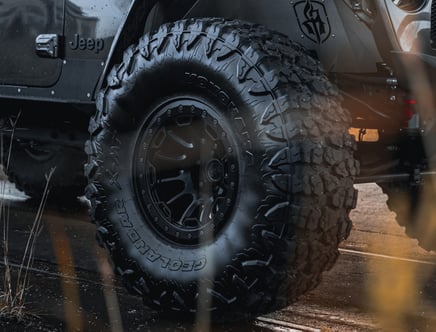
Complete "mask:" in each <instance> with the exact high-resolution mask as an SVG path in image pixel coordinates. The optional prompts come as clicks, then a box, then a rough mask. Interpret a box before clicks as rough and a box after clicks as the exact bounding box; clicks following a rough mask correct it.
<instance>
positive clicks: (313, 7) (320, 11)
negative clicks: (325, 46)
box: [294, 0, 331, 44]
mask: <svg viewBox="0 0 436 332" xmlns="http://www.w3.org/2000/svg"><path fill="white" fill-rule="evenodd" d="M294 11H295V15H296V16H297V20H298V25H299V26H300V29H301V31H302V32H303V34H304V36H306V37H307V38H308V39H310V40H311V41H313V42H314V43H317V44H322V43H324V42H325V41H326V40H327V39H328V38H329V37H330V33H331V26H330V21H329V18H328V16H327V11H326V9H325V6H324V4H323V3H322V2H321V1H316V0H314V1H312V0H301V1H297V2H296V3H295V4H294Z"/></svg>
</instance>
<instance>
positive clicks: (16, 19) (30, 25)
mask: <svg viewBox="0 0 436 332" xmlns="http://www.w3.org/2000/svg"><path fill="white" fill-rule="evenodd" d="M63 19H64V0H3V1H1V2H0V45H1V46H0V84H3V85H5V84H7V85H21V86H50V85H53V84H54V83H55V82H56V81H57V79H58V78H59V75H60V72H61V68H62V62H61V60H60V59H59V57H58V56H52V57H50V56H47V55H45V56H44V57H42V56H41V55H38V54H37V53H36V43H35V40H36V38H37V36H39V35H41V34H51V35H53V36H56V35H59V36H60V35H62V30H63Z"/></svg>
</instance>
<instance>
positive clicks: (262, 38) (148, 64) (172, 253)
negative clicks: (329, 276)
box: [85, 19, 358, 320]
mask: <svg viewBox="0 0 436 332" xmlns="http://www.w3.org/2000/svg"><path fill="white" fill-rule="evenodd" d="M340 103H341V99H340V97H339V95H338V92H337V90H336V88H335V87H334V86H332V84H331V83H330V82H329V81H328V79H327V77H326V75H325V74H324V72H323V70H322V69H321V66H320V64H319V62H318V61H315V60H314V59H313V58H311V57H310V56H309V55H308V53H307V52H306V51H305V50H304V49H303V48H302V47H301V46H299V45H297V44H295V43H293V42H290V41H289V40H288V38H287V37H286V36H284V35H281V34H279V33H275V32H271V31H269V30H267V29H265V28H263V27H261V26H258V25H252V24H248V23H244V22H239V21H225V20H221V19H192V20H186V21H179V22H175V23H171V24H166V25H163V26H161V27H160V28H159V30H158V31H157V32H156V33H154V34H152V35H148V34H147V35H145V36H144V37H143V38H141V40H140V41H139V43H138V44H137V45H134V46H131V47H130V48H128V49H127V50H126V51H125V53H124V58H123V61H122V63H121V64H119V65H117V66H115V68H114V69H113V70H112V72H111V74H110V75H109V77H108V79H107V87H106V88H105V89H104V90H103V91H102V92H101V94H100V95H99V98H98V101H97V108H98V112H97V114H96V115H95V117H93V119H92V120H91V123H90V126H89V131H90V135H91V136H90V140H89V141H88V142H87V145H86V152H87V154H88V156H89V162H88V164H87V166H86V167H85V169H86V174H87V176H88V177H89V185H88V187H87V190H86V193H87V197H88V198H89V199H90V201H91V206H92V208H91V215H92V218H93V220H94V221H95V222H96V224H97V238H98V239H99V241H100V243H101V244H102V245H103V246H105V247H106V248H107V250H108V252H109V254H110V256H111V257H112V260H113V263H114V266H115V270H116V272H117V273H119V274H120V275H121V276H122V277H123V280H124V282H125V284H126V285H127V287H128V288H129V289H130V290H131V291H132V292H133V293H136V294H138V295H140V296H142V297H143V299H144V302H145V304H147V305H150V306H152V307H154V308H157V309H159V310H162V311H165V312H179V313H183V314H188V315H195V314H196V313H197V312H203V311H206V312H211V313H212V318H213V319H214V320H233V319H241V318H244V317H245V318H248V317H254V316H256V315H259V314H261V313H264V312H268V311H271V310H275V309H277V308H279V307H282V306H284V305H286V304H288V303H290V302H292V301H294V300H295V299H296V298H297V297H298V296H299V295H301V294H303V293H305V292H307V291H308V290H310V289H312V288H314V287H315V286H316V285H317V284H318V283H319V282H320V277H321V273H322V272H323V271H324V270H326V269H329V268H331V267H332V265H333V264H334V263H335V261H336V259H337V257H338V250H337V248H338V245H339V243H340V242H341V241H342V240H343V239H345V238H346V237H347V236H348V234H349V232H350V229H351V221H350V219H349V212H350V210H351V209H352V208H354V206H355V204H356V191H355V189H354V188H353V178H354V176H355V175H356V174H357V172H358V164H357V162H356V161H355V159H354V158H353V149H354V147H355V143H354V141H353V139H352V138H351V136H350V135H349V134H348V131H347V129H348V127H349V124H350V117H349V115H348V113H347V111H345V110H344V109H342V108H341V105H340ZM190 112H191V113H190ZM190 114H192V115H190ZM194 120H195V121H194ZM194 123H197V127H195V126H194ZM165 126H167V127H166V128H164V127H165ZM183 126H186V127H187V129H186V133H184V132H183V130H182V127H183ZM194 127H195V128H194ZM205 128H206V129H205ZM190 130H191V131H190ZM170 131H171V133H170ZM192 131H193V132H196V133H198V134H197V135H198V136H200V137H201V138H202V140H204V141H208V140H209V141H210V140H211V141H212V142H216V144H212V145H210V148H209V149H207V148H206V149H203V150H202V148H199V150H201V151H200V152H201V153H203V154H204V155H205V156H206V161H204V162H203V158H201V155H202V154H201V153H200V152H198V153H199V154H200V157H199V158H198V157H193V155H195V153H194V154H192V155H191V154H190V152H189V151H190V149H195V146H196V145H195V144H194V142H196V143H198V144H202V143H201V141H202V140H200V139H199V140H198V142H197V141H196V139H195V137H197V136H196V135H195V134H192ZM174 132H175V134H174ZM171 135H172V138H171V137H170V136H171ZM170 143H171V144H170ZM209 143H210V142H209ZM220 146H221V148H219V147H220ZM174 147H178V148H180V149H181V151H183V153H180V154H177V153H175V152H174V151H173V150H172V149H173V148H174ZM159 149H162V151H161V150H159ZM208 151H209V152H210V154H212V155H213V158H212V160H207V155H208ZM220 151H221V152H220ZM158 153H160V155H158ZM162 155H163V157H162ZM159 158H166V159H168V160H169V161H168V166H167V167H168V168H169V170H168V169H166V170H162V172H161V173H159V171H156V170H155V168H156V167H155V164H158V162H157V161H156V160H158V159H159ZM190 158H192V160H193V164H196V165H197V164H198V165H197V166H196V167H197V168H198V169H197V168H195V167H193V166H192V167H191V169H189V168H188V166H187V165H186V164H184V160H190ZM196 158H198V160H197V159H196ZM177 159H178V160H179V162H180V164H177V163H176V162H175V160H177ZM216 160H217V161H216ZM153 163H154V164H153ZM145 164H146V165H147V166H145ZM205 164H206V165H205ZM170 165H171V166H173V167H174V168H175V169H176V170H177V167H179V168H183V167H185V168H186V169H182V170H181V171H180V169H179V173H178V174H179V175H178V176H179V178H181V177H182V175H186V174H190V178H191V180H189V179H188V180H186V179H185V180H181V181H180V182H181V183H183V181H185V182H186V183H185V189H186V188H188V187H190V186H191V187H192V185H193V186H194V187H195V186H197V190H198V191H199V192H198V195H200V196H201V189H200V187H201V184H198V183H201V182H202V181H205V182H206V184H207V181H209V182H211V183H212V184H210V183H209V184H207V185H208V186H209V187H211V188H212V192H211V194H210V196H209V197H210V199H212V200H214V202H215V201H216V202H215V203H214V204H216V205H215V207H214V209H209V210H208V211H210V214H205V213H203V216H204V215H206V219H204V217H203V219H201V220H202V221H204V220H206V221H208V223H206V226H202V227H203V228H201V227H200V226H199V225H197V226H198V227H197V229H195V227H194V226H192V225H191V224H190V223H193V221H192V218H191V219H189V220H188V218H186V219H181V220H182V224H183V227H181V228H180V232H177V231H176V230H177V227H176V226H175V225H173V224H171V222H174V220H173V219H172V218H173V216H172V214H171V213H174V214H176V213H177V206H176V207H174V210H171V208H165V206H166V207H168V206H167V204H168V205H171V204H172V203H171V204H170V203H168V202H167V203H166V204H164V203H162V202H161V204H159V200H160V199H161V197H164V196H165V195H166V194H167V192H168V191H170V192H171V191H172V190H176V189H174V187H175V186H176V180H174V179H173V180H171V179H170V175H168V174H169V173H171V172H172V170H171V169H170V168H171V167H170ZM178 165H179V166H178ZM217 165H221V166H217ZM212 166H213V167H212ZM215 166H217V167H216V169H217V171H216V172H215V171H214V169H215ZM205 170H207V174H209V173H208V172H209V171H211V174H212V175H210V177H209V178H208V177H207V176H208V175H204V173H205ZM165 172H167V173H168V174H167V173H165ZM171 174H172V173H171ZM198 174H200V175H198ZM165 176H166V178H165ZM160 178H162V179H163V180H156V179H160ZM193 178H198V179H197V180H198V183H197V182H195V181H193V180H192V179H193ZM207 179H209V180H207ZM159 181H161V182H159ZM165 181H170V182H171V181H173V182H171V183H172V185H173V186H167V187H165V188H162V190H161V191H159V190H158V189H160V188H158V187H159V186H161V185H162V183H165ZM158 183H159V185H158ZM217 183H218V184H217ZM220 186H222V187H223V188H224V189H223V188H221V189H222V190H221V189H220ZM157 188H158V189H157ZM164 189H165V190H164ZM215 189H217V190H215ZM178 190H181V189H178ZM186 190H187V191H189V193H190V195H194V196H195V195H196V193H195V192H192V188H191V189H186ZM150 192H151V193H150ZM176 192H177V191H176ZM220 195H221V196H223V197H225V198H226V199H223V197H220ZM201 197H203V196H201ZM202 199H204V200H203V202H205V201H207V199H208V198H207V197H206V198H204V197H203V198H202ZM170 201H172V200H170ZM224 202H226V203H224ZM197 203H198V202H197ZM178 204H182V203H178ZM185 204H187V203H185ZM226 204H227V205H226ZM205 206H206V203H205ZM198 209H199V211H200V212H204V210H206V207H201V205H200V207H198ZM201 209H204V210H201ZM184 211H185V212H187V211H188V210H184ZM208 213H209V212H208ZM212 214H214V218H211V220H208V219H207V216H208V215H209V216H210V215H212ZM183 216H185V215H183ZM190 216H192V215H190ZM194 216H195V214H194ZM197 217H198V216H197ZM200 218H201V215H200V217H198V220H200ZM193 219H194V224H195V220H197V219H195V218H193ZM188 221H189V222H188ZM211 223H212V224H213V226H212V227H208V226H210V224H211ZM191 226H192V227H191ZM202 232H203V233H208V234H209V237H207V236H206V239H202V235H201V233H202ZM197 302H199V303H197Z"/></svg>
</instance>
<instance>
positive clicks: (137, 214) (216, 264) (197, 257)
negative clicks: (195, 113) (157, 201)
mask: <svg viewBox="0 0 436 332" xmlns="http://www.w3.org/2000/svg"><path fill="white" fill-rule="evenodd" d="M157 63H158V64H159V65H158V66H156V67H153V66H152V67H151V68H150V69H148V70H146V71H147V73H146V76H147V77H148V78H149V82H155V80H157V79H159V80H160V81H165V79H166V76H165V73H167V71H166V70H165V71H161V70H159V69H160V68H164V67H165V65H164V64H163V63H162V62H161V61H159V60H158V61H157ZM180 65H181V66H183V64H180ZM211 69H212V70H211ZM213 69H214V68H207V66H202V67H201V68H198V71H199V72H202V73H205V72H207V71H210V72H211V73H212V72H213V74H212V75H211V76H214V77H215V78H216V79H215V80H214V81H211V80H205V79H204V76H197V75H194V76H192V75H190V74H187V73H185V72H184V71H179V72H178V76H177V75H175V73H176V74H177V71H176V72H174V71H173V72H172V76H171V81H172V82H173V86H172V87H171V88H170V89H169V90H170V91H171V90H179V91H180V90H183V89H185V88H186V87H187V86H188V87H189V88H188V93H193V94H195V98H204V96H206V97H205V98H206V100H208V102H209V103H211V104H212V106H213V107H214V108H215V109H217V110H218V113H219V115H220V117H221V118H220V119H219V121H220V122H221V123H224V125H225V126H228V128H230V129H231V131H232V133H233V134H232V136H233V137H232V139H233V140H234V141H235V142H236V144H235V146H236V148H237V149H236V151H235V153H234V154H235V157H236V159H237V161H238V163H239V184H238V191H237V194H236V201H235V203H234V206H233V210H232V212H231V214H230V216H229V218H228V220H227V221H226V224H225V226H224V227H223V228H222V229H221V230H220V232H219V233H218V235H217V236H216V237H215V239H214V240H213V241H212V242H210V243H207V244H202V245H200V246H183V245H178V244H177V243H175V242H170V241H168V240H167V239H164V238H163V237H162V236H160V234H157V231H156V230H155V229H154V228H153V226H151V224H152V221H151V220H147V218H148V219H149V216H147V215H144V213H143V212H142V210H141V207H140V204H139V202H138V198H137V195H136V192H135V185H134V181H133V176H134V174H133V173H134V172H133V171H132V170H133V168H134V157H133V156H134V155H135V150H136V149H137V142H138V139H139V136H140V135H141V132H142V131H143V130H144V127H146V126H147V123H148V122H149V121H150V117H151V116H152V115H151V114H150V112H149V111H146V112H144V114H139V113H136V120H138V117H139V118H141V119H140V120H139V121H137V123H139V124H140V125H137V126H135V128H134V130H132V131H131V132H129V131H124V130H121V131H120V132H117V128H115V127H113V128H112V132H113V133H116V135H117V137H116V139H115V138H114V136H109V137H108V138H109V140H110V141H107V143H106V145H108V146H115V147H114V148H113V149H112V151H111V152H110V153H106V154H105V157H106V158H107V160H106V161H105V164H106V165H108V166H109V167H111V168H112V169H111V170H109V171H108V172H107V173H109V174H117V180H116V183H111V181H109V184H110V185H109V188H107V189H109V190H108V192H110V194H109V195H108V206H109V207H112V208H111V213H110V217H109V218H110V222H111V224H112V225H113V227H114V228H115V231H116V232H117V233H118V235H119V241H120V242H121V246H122V247H123V248H124V250H125V251H126V252H125V256H127V257H128V258H129V259H132V260H133V261H134V262H136V264H137V265H138V266H139V267H140V268H141V270H143V271H145V272H147V273H149V274H150V275H151V276H152V277H154V278H156V279H158V280H171V281H178V282H184V283H189V282H197V281H198V280H199V277H203V276H207V277H208V278H216V277H217V275H216V273H218V272H222V271H225V268H226V266H227V265H229V264H230V263H231V261H232V259H234V257H235V256H236V255H238V254H239V253H241V252H242V251H243V249H244V248H246V247H247V243H248V242H249V241H250V234H251V232H252V229H251V228H252V226H253V225H254V223H255V220H256V218H257V211H258V208H259V206H260V205H261V204H262V198H263V197H265V192H264V189H263V187H262V184H261V181H260V179H261V178H262V172H261V160H260V159H259V160H255V159H253V158H255V156H262V155H263V153H262V151H259V148H260V149H264V147H261V142H256V137H257V136H258V134H257V133H256V130H255V129H254V127H255V124H254V123H253V120H252V119H251V117H250V115H248V114H243V113H245V112H248V111H249V110H250V105H248V104H247V103H244V102H243V101H242V99H241V98H240V96H238V95H237V94H236V93H235V92H236V91H237V86H232V85H230V86H229V83H230V84H234V80H230V81H227V82H226V83H224V80H225V79H224V78H223V77H222V78H221V80H220V78H219V77H217V74H216V72H214V70H213ZM144 71H145V70H144ZM144 74H145V73H141V74H139V75H144ZM168 79H169V77H168ZM224 85H226V87H225V88H221V86H224ZM148 91H149V92H150V93H149V95H152V96H155V97H156V96H158V95H160V94H162V91H161V89H160V86H159V84H157V85H156V87H155V88H154V89H153V86H152V84H150V85H148ZM200 93H201V94H202V95H203V96H200ZM170 94H171V92H170ZM224 96H228V97H224ZM226 98H229V99H230V104H233V103H236V104H234V106H233V107H229V103H228V101H225V100H226ZM252 102H253V100H252ZM147 103H148V101H147V102H146V103H143V102H139V104H141V105H144V104H147ZM151 104H152V106H151V108H153V103H151ZM253 104H255V103H253ZM259 104H262V103H259ZM251 111H252V107H251ZM241 124H243V125H244V126H245V127H242V125H241ZM253 129H254V130H253ZM255 149H256V150H257V151H255ZM115 165H117V166H115ZM117 168H118V169H117ZM112 182H114V181H112Z"/></svg>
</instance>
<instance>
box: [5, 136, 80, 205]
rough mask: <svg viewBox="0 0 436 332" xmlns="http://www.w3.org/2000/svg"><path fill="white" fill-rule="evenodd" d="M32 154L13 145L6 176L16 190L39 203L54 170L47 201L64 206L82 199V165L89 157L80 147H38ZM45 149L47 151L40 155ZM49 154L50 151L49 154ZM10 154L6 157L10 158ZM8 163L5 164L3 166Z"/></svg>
mask: <svg viewBox="0 0 436 332" xmlns="http://www.w3.org/2000/svg"><path fill="white" fill-rule="evenodd" d="M38 149H39V150H40V151H39V152H36V149H33V150H32V151H30V149H27V148H25V147H22V146H19V145H18V144H16V143H15V142H14V144H13V145H12V147H11V150H12V151H11V154H10V160H9V164H8V167H7V168H6V169H5V171H6V174H7V175H8V178H9V180H10V181H11V182H13V183H15V186H16V187H17V189H19V190H21V191H23V192H24V193H25V194H26V195H28V196H30V197H31V198H32V199H35V200H36V201H38V200H39V199H40V198H41V197H42V195H43V192H44V189H45V187H46V183H47V176H48V174H49V173H50V171H51V169H52V168H55V171H54V173H53V176H52V178H51V180H50V182H49V189H50V193H49V196H48V200H49V201H50V202H52V203H56V204H60V205H62V206H69V205H70V204H73V203H74V202H75V201H76V197H77V196H82V195H83V194H84V191H85V187H86V177H85V176H84V175H83V165H84V164H85V163H86V155H85V154H84V153H83V151H82V150H80V149H78V148H70V147H62V146H56V145H51V144H48V145H44V146H39V147H38ZM42 150H44V152H41V151H42ZM48 151H49V152H48ZM8 153H9V152H8V151H7V152H6V153H5V156H8ZM4 164H6V162H5V163H4Z"/></svg>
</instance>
